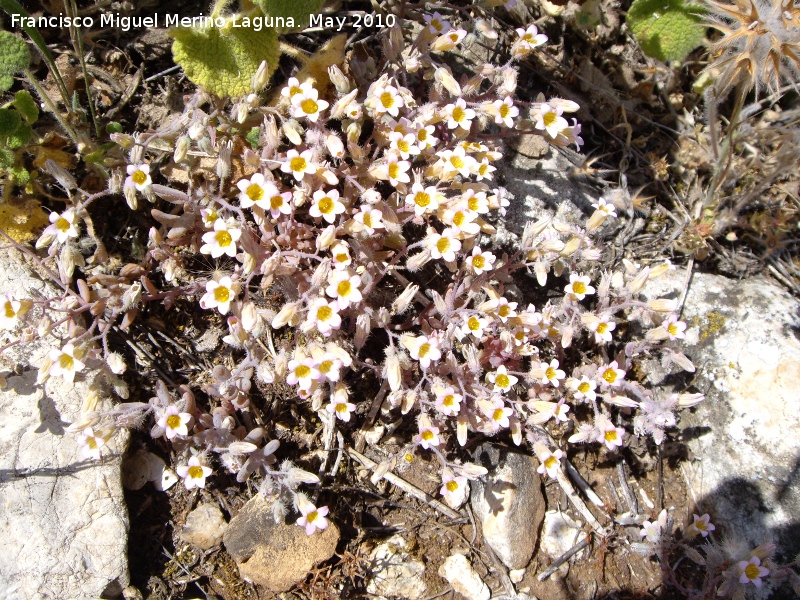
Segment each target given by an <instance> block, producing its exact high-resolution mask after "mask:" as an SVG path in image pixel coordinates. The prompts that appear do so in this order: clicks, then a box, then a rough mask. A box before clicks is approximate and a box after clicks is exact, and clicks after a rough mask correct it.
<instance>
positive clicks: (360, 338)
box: [355, 313, 372, 350]
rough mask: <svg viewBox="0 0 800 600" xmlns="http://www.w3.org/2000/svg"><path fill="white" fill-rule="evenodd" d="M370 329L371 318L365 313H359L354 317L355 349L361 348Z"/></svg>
mask: <svg viewBox="0 0 800 600" xmlns="http://www.w3.org/2000/svg"><path fill="white" fill-rule="evenodd" d="M371 330H372V320H371V319H370V316H369V315H368V314H367V313H361V314H359V315H358V316H357V317H356V335H355V346H356V350H361V348H363V347H364V344H365V343H366V341H367V338H368V337H369V334H370V331H371Z"/></svg>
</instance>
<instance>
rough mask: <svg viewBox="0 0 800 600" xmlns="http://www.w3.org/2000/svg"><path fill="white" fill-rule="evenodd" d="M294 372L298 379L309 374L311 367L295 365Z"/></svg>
mask: <svg viewBox="0 0 800 600" xmlns="http://www.w3.org/2000/svg"><path fill="white" fill-rule="evenodd" d="M294 374H295V375H297V378H298V379H303V378H304V377H308V376H309V375H311V367H309V366H308V365H297V367H296V368H295V370H294Z"/></svg>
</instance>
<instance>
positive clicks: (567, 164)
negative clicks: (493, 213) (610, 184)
mask: <svg viewBox="0 0 800 600" xmlns="http://www.w3.org/2000/svg"><path fill="white" fill-rule="evenodd" d="M506 152H507V156H506V158H505V160H504V161H503V162H502V163H501V164H500V165H499V166H498V171H497V175H498V177H497V179H496V182H497V183H498V184H499V185H502V186H504V187H505V188H506V189H507V190H508V191H509V192H511V194H512V195H513V196H514V199H513V200H512V201H511V204H510V206H509V207H508V209H507V214H506V218H505V219H498V223H497V229H498V239H499V240H500V242H501V243H505V242H506V241H510V240H511V239H513V238H516V237H519V236H520V235H521V234H522V229H523V228H524V226H525V223H527V222H528V221H537V220H539V219H542V218H544V217H554V218H555V219H556V220H557V221H561V222H566V223H572V224H585V221H586V219H587V218H588V216H589V215H591V214H592V212H593V211H594V209H593V208H592V202H596V201H597V198H599V196H600V194H599V193H594V192H592V193H590V192H591V190H587V189H584V188H583V187H582V186H580V185H579V184H578V183H577V182H576V181H574V180H572V179H570V178H569V177H568V173H569V172H570V170H571V169H573V168H574V167H575V166H576V165H575V163H574V162H572V161H571V160H570V159H569V158H567V156H571V155H572V154H574V153H572V152H570V151H569V150H561V151H560V150H559V149H558V148H550V147H549V145H548V144H547V142H545V141H544V140H542V139H541V138H539V137H538V136H535V135H522V136H520V138H519V143H518V146H517V148H516V151H515V150H514V149H511V148H509V149H507V151H506ZM578 164H580V160H578Z"/></svg>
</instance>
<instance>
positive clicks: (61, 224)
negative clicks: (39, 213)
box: [56, 217, 69, 232]
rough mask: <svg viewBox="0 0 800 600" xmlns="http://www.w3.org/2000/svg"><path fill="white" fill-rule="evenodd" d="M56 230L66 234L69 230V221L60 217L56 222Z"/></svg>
mask: <svg viewBox="0 0 800 600" xmlns="http://www.w3.org/2000/svg"><path fill="white" fill-rule="evenodd" d="M56 229H58V230H59V231H63V232H66V231H67V230H68V229H69V221H67V220H66V219H65V218H64V217H59V218H58V220H57V221H56Z"/></svg>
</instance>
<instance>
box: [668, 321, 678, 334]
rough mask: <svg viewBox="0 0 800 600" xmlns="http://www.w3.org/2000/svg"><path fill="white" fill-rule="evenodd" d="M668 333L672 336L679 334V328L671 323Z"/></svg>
mask: <svg viewBox="0 0 800 600" xmlns="http://www.w3.org/2000/svg"><path fill="white" fill-rule="evenodd" d="M667 331H669V334H670V335H675V334H676V333H678V326H677V325H675V323H670V324H669V325H667Z"/></svg>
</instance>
